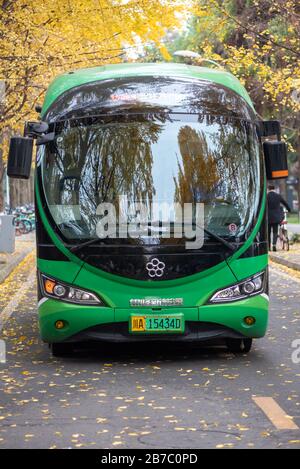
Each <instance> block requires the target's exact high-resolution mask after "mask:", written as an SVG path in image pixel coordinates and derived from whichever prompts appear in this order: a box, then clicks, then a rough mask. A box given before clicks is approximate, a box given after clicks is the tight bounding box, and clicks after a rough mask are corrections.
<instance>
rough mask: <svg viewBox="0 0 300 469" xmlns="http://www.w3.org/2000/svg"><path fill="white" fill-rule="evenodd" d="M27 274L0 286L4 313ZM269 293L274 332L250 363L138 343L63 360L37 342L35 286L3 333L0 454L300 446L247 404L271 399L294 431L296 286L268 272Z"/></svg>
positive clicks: (299, 381) (296, 436) (299, 290)
mask: <svg viewBox="0 0 300 469" xmlns="http://www.w3.org/2000/svg"><path fill="white" fill-rule="evenodd" d="M33 267H34V261H33V258H29V259H27V260H26V261H25V262H24V263H23V264H22V265H21V266H20V268H19V269H18V271H17V272H16V274H15V275H14V276H13V277H11V278H10V279H9V281H8V282H6V284H5V285H2V286H1V287H0V307H2V309H3V308H4V307H5V305H6V304H7V303H8V302H9V301H10V300H11V298H12V296H13V295H14V294H15V293H16V292H17V290H18V289H19V288H20V284H21V283H22V282H23V281H25V280H26V278H27V276H28V273H29V272H30V271H31V269H32V268H33ZM281 272H282V273H281ZM271 285H272V301H271V315H270V330H269V333H268V336H267V337H266V338H265V339H263V340H260V341H257V342H256V344H255V347H254V350H253V352H252V353H251V354H250V355H249V356H241V357H237V356H234V355H233V354H230V353H228V352H227V351H226V350H225V349H217V348H213V349H209V348H203V347H201V348H200V347H198V346H189V347H188V346H186V345H183V344H181V345H180V346H179V345H177V346H176V345H172V346H170V345H166V344H165V345H160V346H156V345H153V344H151V346H150V347H149V346H146V347H145V346H142V345H136V344H135V345H134V346H133V345H131V346H129V345H119V346H117V347H116V346H108V345H99V346H98V347H96V348H93V349H91V348H85V349H80V350H78V351H77V352H76V353H75V354H74V355H73V356H72V357H69V358H65V359H54V358H52V357H51V355H50V353H49V350H48V348H47V346H46V345H45V344H43V343H41V341H40V339H39V335H38V325H37V313H36V293H35V285H34V286H32V288H31V289H30V290H29V291H28V292H27V293H26V295H25V296H24V297H23V298H22V300H21V301H20V304H19V306H18V307H17V309H16V310H15V311H14V313H13V315H12V316H11V317H10V319H9V320H8V321H7V322H6V324H5V327H4V331H3V332H2V333H1V336H2V338H3V336H4V337H5V339H6V341H7V347H8V355H7V363H6V364H2V365H1V364H0V448H1V447H2V448H148V449H151V448H153V449H155V448H203V447H208V448H210V447H211V448H215V447H217V448H248V447H249V448H253V447H256V448H266V447H271V448H277V447H284V448H286V447H291V448H300V430H296V431H278V430H276V429H275V427H274V426H273V424H272V423H271V422H270V421H269V420H268V419H267V417H266V416H265V415H264V414H263V413H262V411H261V410H260V409H259V408H258V407H257V406H256V404H255V403H254V401H253V399H252V398H253V396H264V397H266V396H267V397H273V398H274V399H275V400H276V402H277V403H278V404H279V405H280V406H281V407H282V409H284V411H285V412H286V413H287V414H288V415H290V416H291V417H292V418H293V419H294V422H295V423H296V424H297V425H298V427H300V397H299V392H300V364H299V365H296V364H293V363H292V360H291V354H292V351H293V349H292V345H291V344H292V341H293V340H295V339H297V338H298V339H300V308H299V304H300V302H299V299H300V281H299V279H298V278H297V277H295V278H293V277H291V274H290V271H288V270H284V271H279V270H277V269H276V270H275V269H274V268H273V269H272V273H271Z"/></svg>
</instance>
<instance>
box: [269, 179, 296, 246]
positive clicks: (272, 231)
mask: <svg viewBox="0 0 300 469" xmlns="http://www.w3.org/2000/svg"><path fill="white" fill-rule="evenodd" d="M268 189H269V191H268V217H269V249H270V251H271V244H272V247H273V251H276V244H277V239H278V231H279V225H280V223H281V222H282V221H283V219H284V212H283V208H282V206H284V207H285V208H286V209H287V210H288V212H290V211H291V209H290V206H289V204H288V203H287V202H286V201H285V200H284V198H283V197H282V196H281V195H280V194H278V193H277V192H276V191H275V186H274V185H273V184H270V185H269V187H268ZM272 235H273V236H272Z"/></svg>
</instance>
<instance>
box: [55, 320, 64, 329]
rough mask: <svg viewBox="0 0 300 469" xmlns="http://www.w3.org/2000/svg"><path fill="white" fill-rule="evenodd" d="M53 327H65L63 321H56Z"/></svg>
mask: <svg viewBox="0 0 300 469" xmlns="http://www.w3.org/2000/svg"><path fill="white" fill-rule="evenodd" d="M55 327H56V329H63V328H64V327H65V323H64V321H56V323H55Z"/></svg>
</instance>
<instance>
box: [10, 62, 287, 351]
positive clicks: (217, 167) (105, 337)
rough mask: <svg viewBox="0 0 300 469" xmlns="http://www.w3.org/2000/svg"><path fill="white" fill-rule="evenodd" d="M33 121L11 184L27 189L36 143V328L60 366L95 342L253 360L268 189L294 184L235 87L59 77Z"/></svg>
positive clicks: (144, 75)
mask: <svg viewBox="0 0 300 469" xmlns="http://www.w3.org/2000/svg"><path fill="white" fill-rule="evenodd" d="M36 111H37V113H38V114H40V119H39V120H37V121H36V122H26V124H25V129H24V136H22V137H20V136H17V137H13V138H12V139H11V144H10V151H9V158H8V168H7V170H8V175H9V176H10V177H14V178H24V179H26V178H28V177H29V175H30V171H31V164H32V155H33V143H34V141H36V148H37V151H36V163H35V173H36V176H35V199H36V218H37V232H36V237H37V269H38V301H39V302H38V312H39V324H40V331H41V337H42V339H43V341H45V342H46V343H48V344H50V346H51V349H52V353H53V354H54V355H63V354H65V353H67V352H68V353H69V352H70V350H72V348H73V347H74V344H75V343H82V342H86V341H103V342H105V341H108V342H137V341H144V342H153V341H178V342H192V341H195V342H196V341H198V342H200V341H212V342H215V341H217V342H218V343H224V345H226V346H227V347H228V348H229V350H231V351H232V352H236V353H238V352H244V353H247V352H249V351H250V349H251V345H252V340H253V339H254V338H260V337H263V336H264V335H265V333H266V329H267V324H268V304H269V299H268V239H267V213H266V195H267V180H268V179H277V178H284V177H287V175H288V170H287V150H286V145H285V143H284V142H283V141H281V135H280V125H279V123H278V122H277V121H262V120H261V118H260V117H259V116H258V115H257V113H256V111H255V109H254V106H253V104H252V102H251V99H250V97H249V95H248V94H247V92H246V90H245V88H244V87H243V86H242V85H241V83H240V82H239V81H238V80H237V79H236V78H235V77H234V76H232V75H231V74H230V73H228V72H227V71H224V70H217V69H212V68H205V67H196V66H188V65H184V64H172V63H166V64H158V63H155V64H118V65H109V66H103V67H96V68H90V69H81V70H78V71H72V72H69V73H66V74H64V75H61V76H59V77H58V78H56V79H55V80H54V82H53V83H52V84H51V85H50V87H49V89H48V91H47V94H46V97H45V101H44V104H43V106H42V107H40V108H39V107H37V108H36ZM172 204H173V205H172ZM172 206H173V209H171V208H170V207H172ZM185 206H188V207H191V208H190V209H189V214H190V217H189V218H188V217H187V218H185V216H184V217H183V215H182V213H181V214H180V213H179V212H180V210H179V209H178V207H185ZM198 206H199V207H200V208H201V210H200V209H199V213H200V214H201V217H202V218H199V219H198V218H197V213H198V212H197V210H196V209H195V207H198ZM112 207H113V209H112ZM141 207H142V208H141ZM145 207H146V209H147V210H148V211H147V210H146V212H147V213H145ZM153 207H155V210H154V209H153ZM174 207H175V212H176V213H175V212H174ZM141 212H143V217H141ZM171 212H172V215H171V214H170V213H171ZM174 213H175V215H174ZM125 214H126V216H125ZM149 214H151V215H152V218H149ZM186 219H188V225H189V229H188V230H187V231H183V230H182V227H183V225H184V223H185V221H186ZM199 220H200V221H199ZM112 221H114V223H115V225H114V226H113V225H112ZM166 225H168V229H166ZM134 227H135V228H134ZM127 228H128V229H127ZM197 229H198V231H197ZM197 232H198V234H199V233H200V235H201V236H200V238H201V239H200V242H198V243H197V242H196V240H195V239H194V238H196V236H197V234H196V233H197ZM198 241H199V240H198Z"/></svg>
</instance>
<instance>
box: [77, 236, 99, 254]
mask: <svg viewBox="0 0 300 469" xmlns="http://www.w3.org/2000/svg"><path fill="white" fill-rule="evenodd" d="M100 241H103V240H102V239H101V238H92V239H89V240H88V241H85V242H84V243H80V244H76V245H75V246H73V247H71V248H70V251H71V252H77V251H80V250H81V249H83V248H85V247H86V246H90V245H91V244H96V243H99V242H100Z"/></svg>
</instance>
